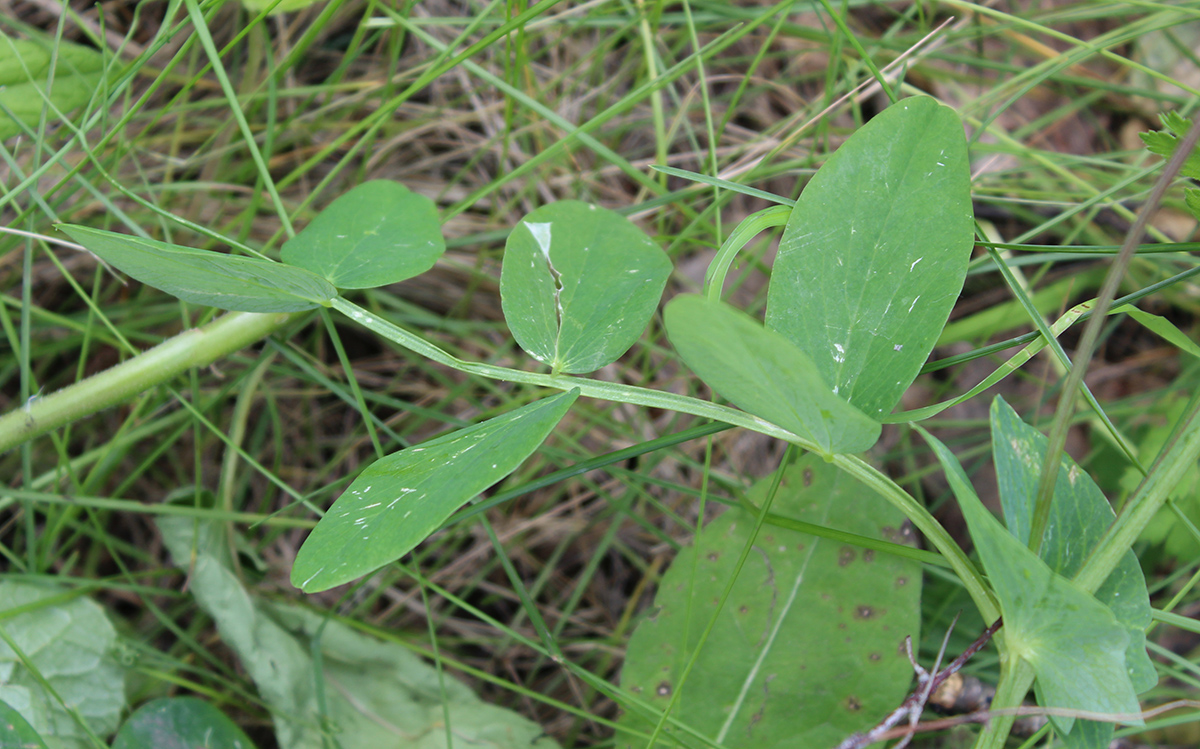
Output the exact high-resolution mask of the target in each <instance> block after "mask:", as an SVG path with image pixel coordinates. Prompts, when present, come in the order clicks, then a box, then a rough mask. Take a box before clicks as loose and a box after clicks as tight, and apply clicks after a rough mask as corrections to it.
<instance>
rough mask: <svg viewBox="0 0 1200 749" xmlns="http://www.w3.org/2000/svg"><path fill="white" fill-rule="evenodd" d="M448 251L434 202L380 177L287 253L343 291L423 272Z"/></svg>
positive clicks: (325, 215) (332, 207)
mask: <svg viewBox="0 0 1200 749" xmlns="http://www.w3.org/2000/svg"><path fill="white" fill-rule="evenodd" d="M445 251H446V241H445V240H444V239H443V238H442V223H441V221H440V220H439V219H438V213H437V208H435V207H434V205H433V201H432V200H430V199H429V198H427V197H425V196H424V195H418V194H417V193H415V192H412V191H411V190H409V189H408V188H407V187H405V186H404V185H402V184H400V183H399V182H392V181H390V180H384V179H377V180H372V181H371V182H364V183H363V184H361V185H358V186H357V187H355V188H354V189H352V190H350V191H349V192H347V193H346V194H345V195H342V196H341V197H339V198H338V199H337V200H335V201H333V202H332V203H330V204H329V205H328V206H327V207H326V208H325V210H323V211H321V212H320V213H319V214H317V217H316V218H314V219H313V220H312V222H311V223H310V224H309V225H308V226H306V227H304V230H303V231H301V232H300V233H299V234H297V235H296V236H294V237H292V238H291V239H289V240H288V241H287V242H286V243H284V245H283V249H282V250H281V256H282V257H283V262H285V263H287V264H289V265H294V266H297V267H300V268H304V269H306V270H310V271H312V272H313V273H316V274H317V275H318V276H321V277H323V278H325V279H326V280H328V281H329V282H330V283H331V284H333V285H334V286H336V287H338V288H339V289H373V288H375V287H377V286H386V285H387V284H390V283H397V282H399V281H404V280H405V279H409V278H412V277H414V276H419V275H421V274H422V273H424V272H425V271H427V270H429V269H430V268H432V267H433V264H434V263H436V262H437V259H438V258H439V257H441V256H442V253H443V252H445Z"/></svg>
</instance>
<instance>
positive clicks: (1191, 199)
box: [1183, 187, 1200, 221]
mask: <svg viewBox="0 0 1200 749" xmlns="http://www.w3.org/2000/svg"><path fill="white" fill-rule="evenodd" d="M1183 204H1184V205H1185V206H1187V209H1188V212H1189V213H1191V214H1192V217H1193V218H1195V219H1196V220H1197V221H1200V190H1197V189H1196V188H1194V187H1189V188H1187V189H1185V190H1184V191H1183Z"/></svg>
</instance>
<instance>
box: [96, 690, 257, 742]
mask: <svg viewBox="0 0 1200 749" xmlns="http://www.w3.org/2000/svg"><path fill="white" fill-rule="evenodd" d="M196 747H214V749H254V743H253V742H252V741H250V738H249V737H248V736H246V734H245V733H244V732H243V731H242V729H241V728H238V726H237V724H236V723H234V722H233V721H232V720H230V719H229V718H228V717H226V715H225V713H223V712H221V711H220V710H218V709H217V708H216V707H214V706H213V705H211V704H209V703H207V702H205V701H204V700H198V699H196V698H195V697H165V698H162V699H157V700H153V701H151V702H147V703H146V704H145V705H142V706H141V707H139V708H138V709H137V710H135V711H134V712H133V715H130V716H129V719H128V720H126V721H125V723H124V724H123V725H122V726H121V730H120V731H117V737H116V738H115V739H114V740H113V745H112V749H196Z"/></svg>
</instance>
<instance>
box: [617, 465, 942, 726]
mask: <svg viewBox="0 0 1200 749" xmlns="http://www.w3.org/2000/svg"><path fill="white" fill-rule="evenodd" d="M771 482H772V480H771V478H767V479H764V480H762V481H760V482H758V483H757V484H756V485H755V486H754V487H753V488H752V489H751V490H750V492H749V498H750V501H751V502H753V503H754V504H756V505H758V506H760V507H761V506H762V504H763V502H764V500H765V499H766V497H767V494H768V492H769V491H770V485H771ZM771 509H772V512H774V513H778V514H781V515H785V516H787V517H790V518H793V519H796V520H802V521H804V522H808V523H815V524H819V525H823V526H827V527H834V528H837V529H839V530H845V531H850V532H853V533H858V534H860V535H864V536H870V537H872V538H884V539H887V540H897V538H898V534H897V532H896V529H897V528H899V527H900V525H901V523H902V522H903V521H904V516H903V515H901V514H900V513H899V512H897V511H896V510H895V509H893V508H892V507H891V506H890V505H888V504H887V503H886V502H885V501H883V500H882V499H881V498H880V497H879V496H878V495H876V494H875V493H874V492H872V491H871V490H870V489H868V488H866V487H865V486H863V485H862V484H860V483H858V482H857V481H855V480H854V479H853V478H852V477H850V476H849V475H847V474H845V473H843V472H842V471H840V470H838V469H837V468H836V467H834V466H833V465H830V464H828V463H826V462H825V461H824V460H822V459H821V458H820V457H818V456H815V455H812V454H808V455H806V456H804V457H802V458H801V459H800V460H799V461H797V462H796V463H794V464H793V465H791V466H789V467H788V468H787V469H786V471H785V473H784V476H783V480H782V482H781V484H780V487H779V490H778V493H777V495H776V497H775V500H774V502H773V503H772V506H771ZM753 528H754V516H753V515H752V514H751V513H750V512H747V511H746V510H744V509H742V508H731V509H729V510H727V511H726V512H725V513H724V514H723V515H721V516H720V517H718V518H717V519H716V520H713V521H712V522H710V523H709V524H708V525H707V526H706V527H705V528H704V530H703V531H702V532H701V533H700V536H699V538H697V540H696V543H695V547H694V548H685V549H683V550H681V551H680V552H679V555H678V557H676V559H675V561H674V562H673V563H672V564H671V568H670V569H669V570H668V571H667V573H666V575H664V576H663V579H662V582H661V583H660V584H659V587H658V594H657V595H656V596H655V599H654V606H653V608H652V609H651V610H650V613H649V615H648V616H647V617H646V619H644V620H643V621H642V622H641V623H640V624H639V625H638V628H637V630H636V631H635V632H634V634H633V637H632V638H631V639H630V642H629V647H628V650H627V651H626V656H625V667H624V669H623V671H622V674H621V686H622V687H623V688H624V689H627V690H630V691H632V692H633V693H634V694H635V695H637V696H638V697H639V698H641V700H642V701H644V702H647V703H650V704H651V705H653V706H654V707H656V708H658V709H659V710H660V711H661V710H662V709H664V708H665V707H666V705H667V703H669V702H670V700H671V695H672V693H673V692H674V691H675V690H676V689H677V688H678V678H679V675H680V674H681V673H682V670H683V668H684V665H685V663H686V662H687V660H688V658H689V657H690V655H691V652H692V651H693V650H694V649H695V648H696V646H697V644H698V642H699V637H700V634H701V632H702V631H703V629H704V627H705V625H706V623H707V622H708V619H709V618H710V616H711V615H712V612H713V609H714V608H715V606H716V603H717V596H718V594H719V592H720V591H721V590H722V589H723V587H724V585H725V584H726V581H727V580H728V579H729V576H730V575H732V574H733V568H734V566H735V564H736V562H737V559H738V556H739V554H740V553H741V551H742V548H743V547H744V546H745V544H746V541H747V537H748V535H749V534H750V532H751V531H752V530H753ZM693 575H694V577H693ZM920 601H921V567H920V565H919V564H917V563H915V562H912V561H909V560H905V559H902V558H900V557H896V556H892V555H890V554H885V553H879V552H874V551H869V550H866V549H861V548H857V547H854V546H848V545H844V544H840V543H837V542H834V541H830V540H827V539H822V538H818V537H815V536H810V535H807V534H804V533H800V532H797V531H792V530H787V529H784V528H775V527H769V526H768V527H765V528H764V529H763V530H762V531H761V532H760V534H759V536H758V538H757V539H756V540H755V542H754V548H753V550H752V551H751V553H750V556H749V557H747V560H746V564H745V566H744V567H743V568H742V573H741V575H740V576H739V577H738V580H737V583H735V585H734V588H733V591H732V593H731V594H730V597H729V599H728V600H727V601H726V602H725V606H724V607H723V608H722V610H721V613H720V614H719V616H718V619H717V623H716V626H715V628H714V629H713V631H712V634H711V635H710V637H709V639H708V642H707V644H706V645H705V647H704V649H703V650H702V651H701V653H700V656H699V658H698V660H697V661H696V665H695V667H694V668H693V670H692V672H691V673H690V674H689V675H688V679H687V682H686V683H685V684H684V686H683V693H682V694H681V695H679V701H678V703H677V705H676V708H675V710H674V712H673V713H672V715H673V716H675V717H676V718H678V719H679V720H680V721H682V722H683V723H685V724H686V725H688V726H690V727H691V728H693V729H695V730H696V731H698V732H700V733H701V734H704V735H705V736H707V737H709V738H711V739H713V740H715V741H716V742H717V743H719V744H720V745H721V746H724V747H729V749H734V748H735V747H746V748H747V749H769V748H771V747H777V748H778V747H814V749H817V748H819V749H825V747H831V746H834V745H835V744H837V743H838V742H839V741H841V740H843V739H845V738H846V737H847V736H849V735H850V734H852V733H854V732H856V731H862V730H865V729H867V728H869V727H870V726H872V725H874V724H875V723H876V722H877V721H879V720H880V719H881V718H882V717H883V716H884V715H886V714H887V713H888V712H889V711H891V710H892V709H894V708H895V707H896V705H898V704H899V703H900V702H901V701H902V700H903V699H904V695H905V692H906V691H907V689H908V686H909V683H910V682H911V680H912V667H911V666H910V665H909V663H908V659H907V658H906V657H905V654H904V638H905V636H906V635H911V636H912V637H913V639H914V640H916V641H919V639H920V638H919V636H918V629H919V627H920V623H921V619H920ZM689 612H690V621H689ZM656 722H657V716H646V715H643V714H642V713H641V712H639V711H638V710H636V709H627V710H626V713H625V715H624V716H623V717H622V719H621V722H620V727H621V729H623V730H622V731H618V736H617V738H618V741H617V746H618V747H621V748H622V749H624V748H625V747H633V748H636V749H642V748H643V747H645V746H646V741H647V738H646V736H645V735H642V734H649V732H650V731H651V730H652V729H653V726H654V724H655V723H656ZM664 743H665V744H666V745H668V746H670V745H673V744H674V742H671V741H669V740H668V741H666V742H664ZM695 745H697V746H698V745H700V744H699V742H697V743H696V744H695Z"/></svg>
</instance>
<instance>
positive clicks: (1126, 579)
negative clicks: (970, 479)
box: [991, 397, 1158, 749]
mask: <svg viewBox="0 0 1200 749" xmlns="http://www.w3.org/2000/svg"><path fill="white" fill-rule="evenodd" d="M991 422H992V456H993V461H994V463H995V465H996V480H997V482H998V484H999V489H1000V504H1001V506H1002V507H1003V509H1004V519H1005V521H1006V522H1007V524H1008V530H1009V533H1011V534H1012V535H1013V537H1015V538H1016V539H1017V540H1018V541H1020V542H1021V543H1022V544H1024V545H1026V546H1028V544H1029V527H1030V523H1031V520H1032V518H1033V501H1034V498H1035V497H1036V496H1037V487H1038V481H1039V479H1040V478H1041V472H1042V462H1043V460H1044V458H1045V455H1046V447H1047V442H1048V440H1047V439H1046V437H1045V436H1044V435H1043V434H1042V433H1041V432H1039V431H1038V430H1037V429H1034V428H1033V427H1031V426H1029V425H1028V424H1026V423H1025V422H1023V421H1021V417H1020V416H1018V415H1017V412H1016V411H1014V410H1013V409H1012V407H1011V406H1009V405H1008V404H1007V403H1005V402H1004V399H1003V398H999V397H997V398H996V399H995V400H993V401H992V409H991ZM1114 517H1115V515H1114V514H1113V511H1112V506H1111V505H1109V503H1108V500H1107V499H1106V498H1105V497H1104V493H1103V492H1101V491H1100V487H1098V486H1096V482H1094V481H1092V478H1091V476H1089V475H1088V474H1087V473H1085V472H1084V471H1083V470H1081V469H1080V468H1079V466H1078V465H1076V463H1075V461H1074V460H1072V459H1071V458H1070V456H1068V455H1066V454H1064V455H1063V457H1062V461H1061V465H1060V467H1059V470H1058V478H1057V480H1056V482H1055V485H1054V500H1053V503H1052V504H1051V507H1050V521H1049V524H1048V525H1047V528H1046V533H1045V535H1044V536H1043V539H1042V548H1041V550H1040V551H1039V556H1040V557H1041V559H1042V561H1044V562H1046V564H1047V565H1048V566H1049V567H1050V569H1051V570H1053V571H1054V572H1055V573H1057V574H1059V575H1061V576H1063V577H1065V578H1071V577H1074V576H1075V573H1076V572H1078V571H1079V569H1080V567H1082V566H1083V562H1084V560H1085V559H1086V558H1087V556H1088V555H1089V554H1091V552H1092V550H1093V549H1095V548H1096V545H1097V544H1098V543H1099V541H1100V539H1101V537H1103V535H1104V532H1105V531H1106V530H1108V527H1109V526H1110V525H1112V521H1113V518H1114ZM1096 600H1098V601H1099V602H1100V603H1102V604H1104V605H1105V606H1107V607H1108V608H1109V609H1110V610H1111V611H1112V613H1113V615H1114V616H1115V617H1116V619H1117V621H1118V622H1120V623H1121V624H1122V625H1123V626H1124V627H1125V630H1126V632H1127V633H1128V635H1129V646H1128V647H1127V648H1126V652H1125V665H1126V669H1127V671H1128V672H1129V678H1130V681H1131V682H1132V684H1133V688H1134V690H1135V691H1137V692H1138V693H1139V694H1140V693H1141V692H1144V691H1146V690H1148V689H1150V688H1151V687H1153V686H1154V685H1155V684H1157V683H1158V674H1157V673H1156V672H1155V670H1154V664H1153V663H1151V662H1150V656H1149V655H1147V653H1146V627H1147V626H1149V624H1150V598H1149V596H1148V595H1147V593H1146V579H1145V577H1144V576H1143V575H1142V567H1141V565H1140V564H1139V563H1138V560H1137V557H1136V556H1134V554H1133V551H1128V552H1126V554H1125V557H1124V558H1123V559H1122V560H1121V563H1120V564H1119V565H1117V568H1116V569H1115V570H1113V573H1112V574H1111V575H1110V576H1109V578H1108V580H1106V581H1105V582H1104V585H1102V586H1100V588H1099V589H1098V590H1097V591H1096ZM1051 720H1052V721H1054V722H1055V723H1058V722H1059V719H1058V718H1053V717H1052V718H1051ZM1085 725H1089V727H1087V728H1084V726H1085ZM1080 729H1083V730H1082V731H1081V730H1080ZM1112 733H1113V725H1112V724H1111V723H1093V722H1092V721H1081V722H1080V723H1078V724H1076V726H1075V728H1074V729H1072V730H1071V733H1070V734H1069V735H1068V737H1067V743H1068V745H1069V746H1072V747H1081V748H1082V747H1096V748H1097V749H1106V747H1108V744H1109V742H1110V741H1111V740H1112ZM1085 739H1086V741H1085Z"/></svg>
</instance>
